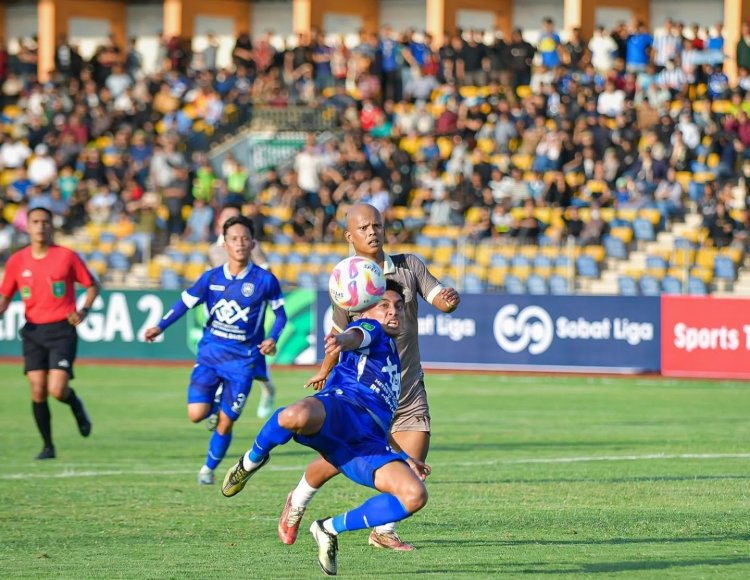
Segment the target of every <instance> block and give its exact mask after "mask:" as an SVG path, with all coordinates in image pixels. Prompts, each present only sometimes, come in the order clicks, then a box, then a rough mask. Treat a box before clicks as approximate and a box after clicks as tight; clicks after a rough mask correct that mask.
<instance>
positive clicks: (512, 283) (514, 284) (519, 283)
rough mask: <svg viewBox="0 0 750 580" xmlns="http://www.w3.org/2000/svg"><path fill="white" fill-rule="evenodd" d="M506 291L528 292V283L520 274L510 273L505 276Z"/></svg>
mask: <svg viewBox="0 0 750 580" xmlns="http://www.w3.org/2000/svg"><path fill="white" fill-rule="evenodd" d="M505 291H506V292H507V293H508V294H526V284H524V283H523V280H521V279H520V278H519V277H518V276H514V275H512V274H509V275H508V276H506V277H505Z"/></svg>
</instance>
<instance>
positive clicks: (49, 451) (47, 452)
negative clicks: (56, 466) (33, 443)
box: [34, 447, 55, 460]
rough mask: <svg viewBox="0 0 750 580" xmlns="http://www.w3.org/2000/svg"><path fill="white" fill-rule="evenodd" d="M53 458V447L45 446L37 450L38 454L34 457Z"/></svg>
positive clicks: (39, 458) (38, 458)
mask: <svg viewBox="0 0 750 580" xmlns="http://www.w3.org/2000/svg"><path fill="white" fill-rule="evenodd" d="M54 458H55V448H54V447H45V448H43V449H42V450H41V451H40V452H39V454H38V455H37V456H36V457H34V459H37V460H42V459H54Z"/></svg>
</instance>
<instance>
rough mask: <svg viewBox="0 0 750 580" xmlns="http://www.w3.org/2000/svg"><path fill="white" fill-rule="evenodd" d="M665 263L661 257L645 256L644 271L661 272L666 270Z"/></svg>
mask: <svg viewBox="0 0 750 580" xmlns="http://www.w3.org/2000/svg"><path fill="white" fill-rule="evenodd" d="M668 265H669V264H667V261H666V260H665V259H664V258H662V257H661V256H646V269H647V270H662V271H665V270H666V269H667V266H668Z"/></svg>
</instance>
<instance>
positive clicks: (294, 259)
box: [286, 252, 305, 265]
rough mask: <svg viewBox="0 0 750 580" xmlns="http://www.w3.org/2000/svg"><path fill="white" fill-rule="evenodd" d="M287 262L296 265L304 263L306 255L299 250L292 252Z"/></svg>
mask: <svg viewBox="0 0 750 580" xmlns="http://www.w3.org/2000/svg"><path fill="white" fill-rule="evenodd" d="M286 263H287V264H294V265H299V264H304V263H305V257H304V256H303V255H302V254H298V253H297V252H292V253H290V254H289V255H288V256H287V257H286Z"/></svg>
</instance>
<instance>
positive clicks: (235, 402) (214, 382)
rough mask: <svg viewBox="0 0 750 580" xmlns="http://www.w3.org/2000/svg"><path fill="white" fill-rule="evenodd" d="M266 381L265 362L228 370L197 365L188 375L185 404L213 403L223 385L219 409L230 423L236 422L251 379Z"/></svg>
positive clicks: (260, 361) (250, 385) (235, 366)
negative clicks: (186, 400) (188, 381)
mask: <svg viewBox="0 0 750 580" xmlns="http://www.w3.org/2000/svg"><path fill="white" fill-rule="evenodd" d="M255 379H258V380H267V379H268V373H267V372H266V360H265V358H264V357H261V358H259V359H258V360H256V361H255V363H253V364H247V365H243V368H241V369H238V368H237V365H233V366H232V367H231V368H230V367H225V366H219V367H213V366H208V365H205V364H201V363H197V364H196V365H195V366H194V367H193V372H192V374H191V375H190V386H188V404H190V403H209V404H210V403H213V402H214V397H216V391H217V390H218V388H219V385H222V384H223V385H224V388H223V390H222V392H221V410H222V411H223V412H224V414H225V415H226V416H227V417H229V418H230V419H231V420H232V421H236V420H237V419H239V418H240V415H241V414H242V409H243V408H244V406H245V403H246V402H247V397H248V396H249V395H250V389H251V387H252V386H253V380H255Z"/></svg>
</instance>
